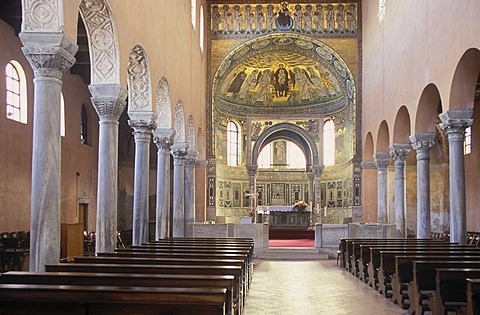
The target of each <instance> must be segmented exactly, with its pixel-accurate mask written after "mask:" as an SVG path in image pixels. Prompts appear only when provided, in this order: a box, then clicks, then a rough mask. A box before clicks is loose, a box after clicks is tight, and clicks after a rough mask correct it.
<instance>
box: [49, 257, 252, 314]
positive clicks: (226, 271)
mask: <svg viewBox="0 0 480 315" xmlns="http://www.w3.org/2000/svg"><path fill="white" fill-rule="evenodd" d="M45 270H46V271H47V272H52V271H53V272H80V273H84V272H88V273H126V274H172V275H173V274H177V275H233V276H234V279H235V286H234V291H233V296H234V302H235V303H237V304H238V305H239V308H240V313H242V310H243V305H244V297H245V291H244V283H243V270H242V267H240V266H201V265H188V264H187V265H185V264H184V265H181V264H178V265H139V264H135V265H130V264H93V263H92V264H89V263H85V264H83V263H59V264H47V265H45Z"/></svg>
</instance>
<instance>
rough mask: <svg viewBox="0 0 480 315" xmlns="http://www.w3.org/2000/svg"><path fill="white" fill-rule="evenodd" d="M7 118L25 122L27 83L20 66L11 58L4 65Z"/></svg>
mask: <svg viewBox="0 0 480 315" xmlns="http://www.w3.org/2000/svg"><path fill="white" fill-rule="evenodd" d="M5 81H6V95H7V102H6V103H7V104H6V110H7V118H8V119H12V120H15V121H18V122H21V123H24V124H26V123H27V84H26V79H25V73H24V72H23V69H22V66H21V65H20V64H19V63H18V62H17V61H15V60H11V61H10V62H9V63H7V65H6V66H5Z"/></svg>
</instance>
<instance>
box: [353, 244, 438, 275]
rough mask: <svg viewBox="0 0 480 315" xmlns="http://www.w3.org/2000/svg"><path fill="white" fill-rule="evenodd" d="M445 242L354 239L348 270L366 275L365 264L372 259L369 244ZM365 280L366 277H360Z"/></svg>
mask: <svg viewBox="0 0 480 315" xmlns="http://www.w3.org/2000/svg"><path fill="white" fill-rule="evenodd" d="M431 243H434V244H444V242H440V241H438V240H431V239H410V238H409V239H373V240H372V239H354V240H351V241H350V242H347V244H350V246H348V253H347V256H348V259H349V262H348V270H349V271H350V272H351V273H352V274H354V275H355V276H357V277H358V276H364V275H365V269H364V266H365V265H366V264H367V263H368V262H369V260H370V250H369V247H368V246H379V245H399V246H400V245H404V244H431ZM362 257H363V261H364V262H363V265H360V264H359V262H360V261H362ZM360 280H363V281H364V280H365V279H362V278H361V279H360Z"/></svg>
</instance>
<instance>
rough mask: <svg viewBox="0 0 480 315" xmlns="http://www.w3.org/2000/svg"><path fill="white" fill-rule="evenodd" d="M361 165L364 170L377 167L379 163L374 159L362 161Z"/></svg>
mask: <svg viewBox="0 0 480 315" xmlns="http://www.w3.org/2000/svg"><path fill="white" fill-rule="evenodd" d="M360 167H361V168H362V169H364V170H369V169H374V168H377V165H376V164H375V162H374V161H362V163H361V164H360Z"/></svg>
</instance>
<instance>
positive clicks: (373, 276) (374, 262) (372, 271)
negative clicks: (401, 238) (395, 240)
mask: <svg viewBox="0 0 480 315" xmlns="http://www.w3.org/2000/svg"><path fill="white" fill-rule="evenodd" d="M435 250H437V251H451V252H465V254H466V252H468V251H474V252H476V251H478V249H477V248H476V247H473V246H470V245H458V244H449V243H445V244H443V246H438V245H434V246H430V245H404V246H397V247H395V246H378V247H373V246H372V247H370V262H369V263H368V268H367V269H368V282H367V283H368V285H370V286H372V287H373V288H375V289H377V288H378V286H377V285H378V276H377V274H378V269H379V267H380V252H381V251H396V252H397V254H398V255H402V254H404V253H408V252H418V253H422V252H426V251H435Z"/></svg>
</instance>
